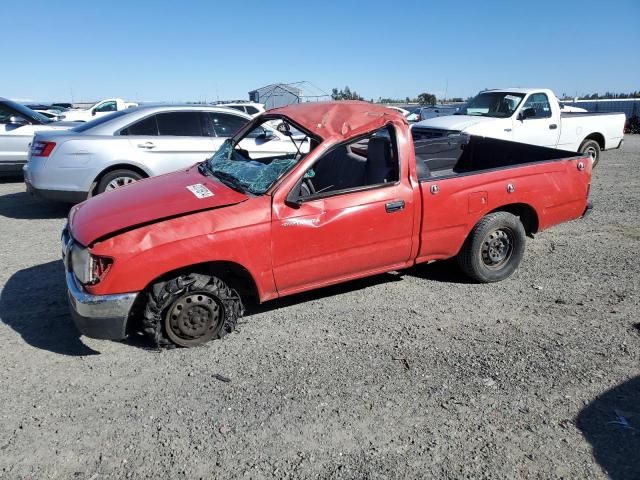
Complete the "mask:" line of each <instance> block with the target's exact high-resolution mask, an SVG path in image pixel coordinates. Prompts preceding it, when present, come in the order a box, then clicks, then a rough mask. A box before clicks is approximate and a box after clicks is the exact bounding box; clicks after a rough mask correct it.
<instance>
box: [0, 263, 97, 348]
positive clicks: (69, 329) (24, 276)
mask: <svg viewBox="0 0 640 480" xmlns="http://www.w3.org/2000/svg"><path fill="white" fill-rule="evenodd" d="M66 295H67V292H66V287H65V283H64V267H63V265H62V261H60V260H56V261H53V262H49V263H45V264H42V265H37V266H35V267H30V268H25V269H24V270H20V271H19V272H17V273H15V274H14V275H12V276H11V278H9V280H8V281H7V283H6V285H5V286H4V288H3V289H2V292H0V320H2V322H4V323H5V324H6V325H7V326H9V327H11V328H12V329H13V330H14V331H15V332H17V333H18V334H20V336H21V337H22V338H23V340H24V341H25V342H27V343H28V344H29V345H31V346H33V347H36V348H40V349H42V350H49V351H50V352H53V353H59V354H62V355H70V356H84V355H96V354H98V353H99V352H96V351H95V350H93V349H91V348H89V347H87V346H86V345H85V344H84V343H82V341H81V340H80V334H79V332H78V330H77V329H76V327H75V325H74V324H73V321H72V320H71V317H70V315H69V310H68V307H67V298H66Z"/></svg>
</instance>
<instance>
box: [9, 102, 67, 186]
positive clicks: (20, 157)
mask: <svg viewBox="0 0 640 480" xmlns="http://www.w3.org/2000/svg"><path fill="white" fill-rule="evenodd" d="M76 125H78V124H77V123H72V122H54V121H53V120H52V119H50V118H47V117H46V116H45V115H41V114H40V113H38V112H35V111H33V110H31V109H29V108H27V107H25V106H24V105H21V104H19V103H16V102H13V101H11V100H7V99H6V98H2V97H0V174H2V173H5V174H11V175H12V174H16V173H21V172H22V167H23V166H24V164H25V163H26V161H27V155H28V153H29V145H30V144H31V140H32V139H33V135H34V134H35V132H39V131H43V130H66V129H68V128H71V127H74V126H76Z"/></svg>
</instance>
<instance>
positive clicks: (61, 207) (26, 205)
mask: <svg viewBox="0 0 640 480" xmlns="http://www.w3.org/2000/svg"><path fill="white" fill-rule="evenodd" d="M69 208H70V205H68V204H66V203H56V202H50V203H49V202H45V201H43V200H38V199H37V198H34V197H32V196H31V195H30V194H28V193H27V192H16V193H9V194H7V195H1V196H0V216H3V217H7V218H15V219H18V220H33V219H47V218H65V217H66V216H67V215H68V214H69Z"/></svg>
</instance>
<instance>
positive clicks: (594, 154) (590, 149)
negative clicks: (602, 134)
mask: <svg viewBox="0 0 640 480" xmlns="http://www.w3.org/2000/svg"><path fill="white" fill-rule="evenodd" d="M578 151H579V152H580V153H584V154H587V155H589V156H590V157H591V160H592V164H591V168H595V166H596V165H597V164H598V162H599V161H600V144H599V143H598V142H596V141H595V140H591V139H587V140H585V141H584V142H582V144H581V145H580V148H579V149H578Z"/></svg>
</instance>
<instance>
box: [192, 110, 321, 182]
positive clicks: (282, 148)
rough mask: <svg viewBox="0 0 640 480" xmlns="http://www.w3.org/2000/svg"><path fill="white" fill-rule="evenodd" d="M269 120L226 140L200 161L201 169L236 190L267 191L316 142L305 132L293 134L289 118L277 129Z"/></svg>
mask: <svg viewBox="0 0 640 480" xmlns="http://www.w3.org/2000/svg"><path fill="white" fill-rule="evenodd" d="M269 121H273V120H266V121H264V122H262V123H263V124H265V125H262V124H258V125H257V126H255V127H254V128H252V129H250V130H248V131H247V132H246V133H245V134H244V135H243V136H242V137H240V138H230V139H228V140H225V142H224V143H223V144H222V146H221V147H220V149H218V151H217V152H216V153H214V154H213V156H212V157H211V158H209V159H208V160H206V161H205V162H204V163H203V164H201V171H202V172H203V173H205V174H209V175H213V176H214V177H216V178H217V179H218V180H219V181H220V182H221V183H224V184H225V185H227V186H228V187H230V188H233V189H235V190H239V191H242V192H249V193H252V194H254V195H261V194H263V193H265V192H266V191H267V190H269V189H270V188H271V187H272V186H273V185H274V184H275V183H276V182H277V181H278V180H279V179H280V178H281V177H282V176H283V175H284V174H285V173H287V172H288V171H289V170H291V169H292V168H293V167H294V166H295V165H296V164H297V163H298V162H299V161H300V160H301V159H303V158H304V157H305V156H306V155H307V154H308V153H309V152H310V151H311V144H312V142H313V143H314V144H315V141H314V140H312V139H311V138H310V137H309V136H307V135H306V134H302V136H298V135H296V136H293V135H292V131H293V128H292V126H291V125H289V124H288V123H287V122H286V121H282V122H281V123H279V124H278V130H277V131H274V129H272V128H271V127H270V126H269V125H266V123H267V122H269ZM296 132H297V131H296ZM297 133H299V132H297Z"/></svg>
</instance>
